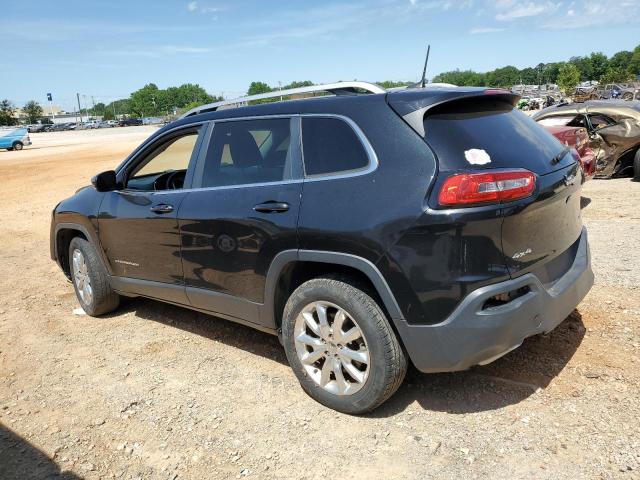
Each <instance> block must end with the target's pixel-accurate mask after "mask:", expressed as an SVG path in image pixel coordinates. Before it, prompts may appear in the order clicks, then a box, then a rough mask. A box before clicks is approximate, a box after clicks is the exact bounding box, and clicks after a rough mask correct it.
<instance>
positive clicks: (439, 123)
mask: <svg viewBox="0 0 640 480" xmlns="http://www.w3.org/2000/svg"><path fill="white" fill-rule="evenodd" d="M424 131H425V138H426V140H427V142H428V143H429V145H430V146H431V147H432V148H433V149H434V151H435V153H436V155H437V156H438V162H439V168H440V170H441V171H445V172H446V171H457V170H475V169H488V168H526V169H528V170H531V171H532V172H534V173H537V174H545V173H548V172H550V171H554V170H558V169H559V168H562V167H564V166H566V165H567V164H568V163H571V162H573V159H572V157H571V155H570V154H568V155H567V156H566V157H565V158H564V160H563V161H562V162H557V163H554V164H552V162H551V161H552V159H553V158H554V157H556V156H557V155H558V154H559V153H560V152H562V150H563V148H564V146H563V145H562V144H561V143H560V142H559V141H558V140H556V139H555V138H554V137H553V135H551V134H550V133H548V132H547V131H546V130H545V129H544V128H542V127H541V126H539V125H538V124H536V122H534V121H533V120H531V119H530V118H529V117H527V116H526V115H525V114H523V113H522V112H520V111H518V110H517V109H515V108H513V107H512V105H511V104H509V103H505V102H496V101H488V100H486V99H484V98H483V99H481V100H471V101H470V100H468V99H467V100H464V101H458V102H449V103H447V104H445V105H442V106H440V107H437V108H435V109H433V110H432V111H430V112H428V113H427V115H426V116H425V119H424ZM567 157H568V158H567Z"/></svg>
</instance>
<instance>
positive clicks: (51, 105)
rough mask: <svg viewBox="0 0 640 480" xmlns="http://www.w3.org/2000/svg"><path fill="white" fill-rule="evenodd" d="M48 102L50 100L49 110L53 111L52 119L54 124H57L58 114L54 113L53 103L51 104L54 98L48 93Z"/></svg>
mask: <svg viewBox="0 0 640 480" xmlns="http://www.w3.org/2000/svg"><path fill="white" fill-rule="evenodd" d="M47 100H49V110H51V118H52V119H53V120H52V121H53V123H56V114H55V113H53V103H51V102H52V101H53V97H52V96H51V94H50V93H47Z"/></svg>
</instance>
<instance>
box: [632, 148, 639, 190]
mask: <svg viewBox="0 0 640 480" xmlns="http://www.w3.org/2000/svg"><path fill="white" fill-rule="evenodd" d="M633 180H634V181H636V182H640V149H638V151H637V152H636V156H635V157H634V158H633Z"/></svg>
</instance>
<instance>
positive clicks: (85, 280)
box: [72, 248, 93, 305]
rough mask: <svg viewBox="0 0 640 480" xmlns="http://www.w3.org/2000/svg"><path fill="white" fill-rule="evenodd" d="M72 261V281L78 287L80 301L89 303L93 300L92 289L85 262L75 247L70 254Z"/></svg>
mask: <svg viewBox="0 0 640 480" xmlns="http://www.w3.org/2000/svg"><path fill="white" fill-rule="evenodd" d="M72 263H73V281H74V282H75V284H76V288H77V289H78V294H79V295H80V298H81V299H82V301H83V302H84V303H85V304H86V305H89V304H90V303H91V301H92V300H93V289H92V288H91V279H90V278H89V271H88V269H87V262H86V261H85V258H84V255H83V254H82V252H81V251H80V250H79V249H77V248H76V249H75V250H74V251H73V254H72Z"/></svg>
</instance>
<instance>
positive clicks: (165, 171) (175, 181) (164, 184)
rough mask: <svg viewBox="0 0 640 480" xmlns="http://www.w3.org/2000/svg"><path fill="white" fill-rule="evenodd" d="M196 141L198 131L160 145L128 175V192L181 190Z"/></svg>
mask: <svg viewBox="0 0 640 480" xmlns="http://www.w3.org/2000/svg"><path fill="white" fill-rule="evenodd" d="M197 140H198V130H190V131H189V132H186V133H184V134H182V135H177V136H175V137H172V138H171V139H169V140H166V141H164V142H162V143H160V145H158V146H157V148H155V149H154V150H152V151H151V152H150V153H149V155H148V156H147V157H146V158H144V160H143V161H142V162H141V163H140V164H139V165H137V166H136V168H135V169H134V170H133V172H132V173H131V174H130V175H129V179H128V181H127V188H128V189H132V190H174V189H178V188H182V187H183V186H184V179H185V176H186V173H187V169H188V168H189V162H190V161H191V157H192V155H193V150H194V148H195V145H196V141H197Z"/></svg>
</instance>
